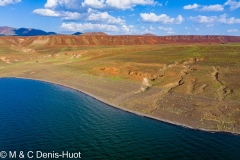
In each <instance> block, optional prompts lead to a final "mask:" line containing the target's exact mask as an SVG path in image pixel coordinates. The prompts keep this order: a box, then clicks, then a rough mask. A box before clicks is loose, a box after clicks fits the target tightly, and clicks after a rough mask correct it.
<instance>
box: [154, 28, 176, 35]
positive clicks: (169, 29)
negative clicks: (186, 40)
mask: <svg viewBox="0 0 240 160" xmlns="http://www.w3.org/2000/svg"><path fill="white" fill-rule="evenodd" d="M158 29H159V30H163V31H166V33H167V34H174V33H175V32H173V29H172V27H168V28H165V27H158Z"/></svg>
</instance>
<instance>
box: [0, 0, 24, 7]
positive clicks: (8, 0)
mask: <svg viewBox="0 0 240 160" xmlns="http://www.w3.org/2000/svg"><path fill="white" fill-rule="evenodd" d="M19 2H21V0H0V6H6V5H10V4H15V3H19Z"/></svg>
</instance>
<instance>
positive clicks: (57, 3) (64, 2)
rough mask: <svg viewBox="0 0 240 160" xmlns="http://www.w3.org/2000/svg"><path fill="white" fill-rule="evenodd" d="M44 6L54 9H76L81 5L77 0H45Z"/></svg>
mask: <svg viewBox="0 0 240 160" xmlns="http://www.w3.org/2000/svg"><path fill="white" fill-rule="evenodd" d="M44 7H45V8H50V9H56V8H68V9H77V8H79V7H81V2H80V1H79V0H47V3H46V4H45V5H44Z"/></svg>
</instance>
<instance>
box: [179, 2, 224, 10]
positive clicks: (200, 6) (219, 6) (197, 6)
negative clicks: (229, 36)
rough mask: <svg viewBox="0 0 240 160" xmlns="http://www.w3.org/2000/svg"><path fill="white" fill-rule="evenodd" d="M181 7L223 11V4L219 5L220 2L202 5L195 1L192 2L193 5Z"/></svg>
mask: <svg viewBox="0 0 240 160" xmlns="http://www.w3.org/2000/svg"><path fill="white" fill-rule="evenodd" d="M183 9H185V10H191V9H195V10H199V11H207V12H209V11H215V12H219V11H223V10H224V6H223V5H220V4H215V5H209V6H204V5H199V4H197V3H194V4H193V5H187V6H184V7H183Z"/></svg>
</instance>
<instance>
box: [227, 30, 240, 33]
mask: <svg viewBox="0 0 240 160" xmlns="http://www.w3.org/2000/svg"><path fill="white" fill-rule="evenodd" d="M227 32H228V33H236V32H238V30H237V29H229V30H228V31H227Z"/></svg>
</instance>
